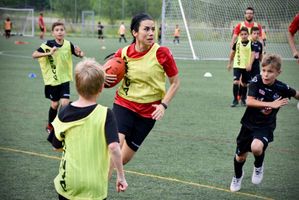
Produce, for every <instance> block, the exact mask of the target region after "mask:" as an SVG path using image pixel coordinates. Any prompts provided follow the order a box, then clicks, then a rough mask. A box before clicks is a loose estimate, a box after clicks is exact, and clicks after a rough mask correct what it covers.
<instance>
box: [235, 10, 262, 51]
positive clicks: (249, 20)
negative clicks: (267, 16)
mask: <svg viewBox="0 0 299 200" xmlns="http://www.w3.org/2000/svg"><path fill="white" fill-rule="evenodd" d="M253 17H254V9H253V8H252V7H247V8H246V10H245V21H244V22H240V23H238V24H237V25H236V26H235V29H234V34H233V37H232V40H231V43H230V47H231V48H232V46H233V45H234V43H235V42H236V40H237V38H238V36H239V33H240V30H241V28H242V27H244V26H245V27H246V28H248V31H249V33H250V32H251V28H252V27H254V26H255V27H258V28H259V32H260V33H259V41H260V42H261V43H263V39H262V26H261V25H260V24H258V23H257V22H254V20H253Z"/></svg>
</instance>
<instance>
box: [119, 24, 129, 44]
mask: <svg viewBox="0 0 299 200" xmlns="http://www.w3.org/2000/svg"><path fill="white" fill-rule="evenodd" d="M118 34H119V40H118V41H119V42H121V39H124V41H125V43H127V39H126V27H125V24H124V22H121V25H120V26H119V29H118Z"/></svg>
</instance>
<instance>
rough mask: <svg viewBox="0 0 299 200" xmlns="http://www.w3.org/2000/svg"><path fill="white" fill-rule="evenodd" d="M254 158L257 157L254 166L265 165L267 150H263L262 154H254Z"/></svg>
mask: <svg viewBox="0 0 299 200" xmlns="http://www.w3.org/2000/svg"><path fill="white" fill-rule="evenodd" d="M254 158H255V161H254V166H255V167H256V168H258V167H261V166H262V165H263V162H264V158H265V152H263V153H262V155H260V156H254Z"/></svg>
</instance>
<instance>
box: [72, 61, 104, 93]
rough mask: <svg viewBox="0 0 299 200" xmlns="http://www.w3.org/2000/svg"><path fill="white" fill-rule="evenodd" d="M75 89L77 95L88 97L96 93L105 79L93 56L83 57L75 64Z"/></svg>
mask: <svg viewBox="0 0 299 200" xmlns="http://www.w3.org/2000/svg"><path fill="white" fill-rule="evenodd" d="M75 79H76V89H77V92H78V93H79V95H81V96H83V97H85V98H90V97H92V96H94V95H97V94H98V93H99V91H100V88H101V87H103V84H104V81H105V73H104V71H103V70H102V69H101V65H100V64H99V63H98V62H96V61H95V59H94V58H85V59H84V60H82V61H81V62H79V63H78V64H77V65H76V69H75Z"/></svg>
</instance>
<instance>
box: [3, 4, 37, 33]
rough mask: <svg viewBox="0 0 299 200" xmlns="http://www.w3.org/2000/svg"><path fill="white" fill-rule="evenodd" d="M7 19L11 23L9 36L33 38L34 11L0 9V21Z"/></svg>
mask: <svg viewBox="0 0 299 200" xmlns="http://www.w3.org/2000/svg"><path fill="white" fill-rule="evenodd" d="M7 17H9V19H10V21H11V22H12V30H11V35H20V36H30V37H33V36H34V9H19V8H5V7H0V21H1V22H2V23H3V22H4V21H5V20H6V18H7ZM2 30H3V29H2Z"/></svg>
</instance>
